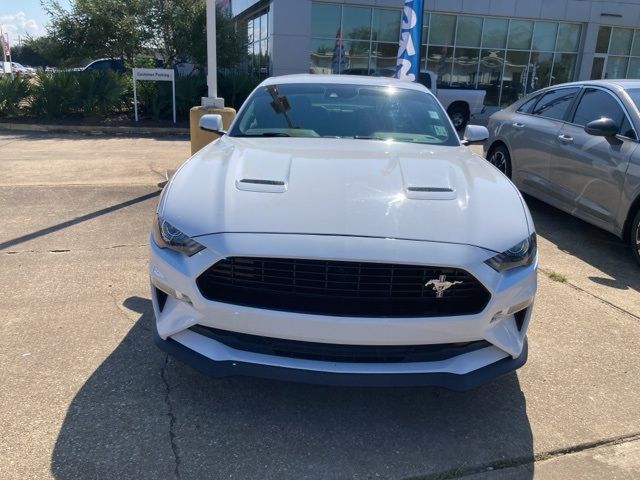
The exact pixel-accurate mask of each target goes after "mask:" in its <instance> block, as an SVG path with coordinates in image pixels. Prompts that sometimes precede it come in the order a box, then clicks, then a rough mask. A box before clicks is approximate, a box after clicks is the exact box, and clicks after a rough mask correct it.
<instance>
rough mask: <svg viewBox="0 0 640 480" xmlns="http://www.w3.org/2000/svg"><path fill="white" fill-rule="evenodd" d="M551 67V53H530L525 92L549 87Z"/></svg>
mask: <svg viewBox="0 0 640 480" xmlns="http://www.w3.org/2000/svg"><path fill="white" fill-rule="evenodd" d="M552 65H553V53H551V52H531V58H530V59H529V72H528V73H529V75H528V84H527V92H535V91H536V90H540V89H541V88H545V87H548V86H549V81H550V80H551V66H552Z"/></svg>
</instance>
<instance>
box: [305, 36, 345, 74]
mask: <svg viewBox="0 0 640 480" xmlns="http://www.w3.org/2000/svg"><path fill="white" fill-rule="evenodd" d="M341 50H342V52H341ZM344 62H346V59H345V58H344V49H339V48H336V41H335V40H328V39H317V38H313V39H311V65H310V68H309V71H310V72H311V73H340V72H339V66H340V64H341V63H344ZM334 67H335V71H334Z"/></svg>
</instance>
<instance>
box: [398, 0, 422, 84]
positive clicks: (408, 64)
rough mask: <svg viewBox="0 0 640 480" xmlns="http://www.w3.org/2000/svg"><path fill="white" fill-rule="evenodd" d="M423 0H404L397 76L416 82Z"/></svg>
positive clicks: (418, 65) (418, 68)
mask: <svg viewBox="0 0 640 480" xmlns="http://www.w3.org/2000/svg"><path fill="white" fill-rule="evenodd" d="M423 6H424V1H423V0H404V9H403V10H402V23H401V24H400V41H399V42H398V61H397V62H396V78H398V79H400V80H407V81H410V82H415V81H416V80H417V78H418V73H419V72H420V43H421V38H420V37H422V17H423Z"/></svg>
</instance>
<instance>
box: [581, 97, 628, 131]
mask: <svg viewBox="0 0 640 480" xmlns="http://www.w3.org/2000/svg"><path fill="white" fill-rule="evenodd" d="M625 117H626V116H625V114H624V110H623V109H622V107H621V106H620V104H619V103H618V101H617V100H616V99H615V98H613V96H612V95H611V94H610V93H609V92H605V91H604V90H599V89H597V88H587V89H585V91H584V94H583V95H582V98H581V99H580V103H579V104H578V107H577V108H576V112H575V114H574V115H573V123H575V124H576V125H580V126H581V127H583V126H585V125H586V124H587V123H589V122H592V121H593V120H598V119H599V118H610V119H611V120H613V121H614V122H616V124H618V125H619V126H620V131H622V129H623V125H622V123H623V121H624V120H626V118H625ZM630 127H631V126H630V125H627V130H629V129H630ZM625 136H627V135H625Z"/></svg>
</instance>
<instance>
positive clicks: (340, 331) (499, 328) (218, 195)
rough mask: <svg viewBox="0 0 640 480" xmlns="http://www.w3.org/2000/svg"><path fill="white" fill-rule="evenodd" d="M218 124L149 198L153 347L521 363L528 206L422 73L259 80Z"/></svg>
mask: <svg viewBox="0 0 640 480" xmlns="http://www.w3.org/2000/svg"><path fill="white" fill-rule="evenodd" d="M201 126H202V128H205V129H210V130H217V131H221V130H220V129H221V120H220V118H219V117H217V116H205V117H203V118H202V120H201ZM483 131H485V129H483V128H481V127H480V129H477V128H476V130H475V133H476V134H477V133H478V132H480V134H482V132H483ZM221 133H224V135H223V136H222V137H221V138H220V139H218V140H217V141H215V142H213V143H212V144H210V145H208V146H207V147H205V148H203V149H202V150H201V151H199V152H198V153H196V154H195V155H194V156H193V157H192V158H191V159H190V160H189V161H187V162H186V163H185V164H184V165H183V166H182V168H180V170H178V172H177V173H176V174H175V176H174V177H173V178H172V179H171V181H170V182H169V183H168V185H167V186H166V187H165V189H164V192H163V194H162V197H161V199H160V203H159V206H158V210H157V218H156V221H155V226H154V232H153V233H152V241H151V242H150V243H151V258H150V265H149V272H150V275H151V284H152V288H151V290H152V297H153V308H154V312H155V317H156V322H155V327H156V335H155V336H156V343H157V344H158V345H159V346H160V347H161V348H162V349H164V350H166V351H168V352H169V353H171V354H173V355H174V356H176V357H177V358H179V359H181V360H183V361H185V362H187V363H189V364H191V365H193V366H194V367H196V368H198V369H199V370H201V371H203V372H205V373H208V374H211V375H213V376H217V377H221V376H230V375H250V376H261V377H268V378H275V379H282V380H294V381H302V382H314V383H328V384H339V385H438V386H443V387H447V388H452V389H466V388H471V387H473V386H475V385H478V384H479V383H482V382H485V381H487V380H489V379H491V378H494V377H496V376H499V375H502V374H505V373H507V372H510V371H512V370H514V369H516V368H518V367H520V366H522V365H523V364H524V363H525V361H526V358H527V342H526V330H527V326H528V323H529V318H530V317H531V310H532V305H533V300H534V296H535V292H536V267H537V255H536V237H535V233H534V226H533V222H532V220H531V216H530V214H529V211H528V209H527V207H526V205H525V203H524V201H523V199H522V197H521V196H520V194H519V193H518V191H517V190H516V188H515V187H514V186H513V184H512V183H511V182H510V181H509V180H508V179H507V178H506V177H505V176H504V175H503V174H502V173H500V172H499V171H498V170H497V169H496V168H495V167H493V166H492V165H491V164H489V163H488V162H486V161H485V160H484V159H482V158H481V157H479V156H476V155H474V154H473V153H472V152H471V151H470V150H469V149H468V148H467V147H465V146H463V145H461V143H460V141H459V139H458V136H457V135H456V132H455V131H454V129H453V127H452V125H451V122H450V121H449V119H448V117H447V114H446V113H445V112H444V111H443V109H442V107H441V106H440V104H439V103H438V101H437V100H436V99H435V98H434V97H433V95H432V94H431V93H429V91H428V90H426V89H425V88H424V87H423V86H421V85H418V84H412V83H407V82H400V81H397V80H393V79H388V78H365V77H350V76H320V75H312V76H309V75H293V76H285V77H279V78H271V79H268V80H266V81H265V82H263V83H262V84H261V85H260V86H258V87H257V88H256V90H255V91H254V92H253V93H252V94H251V96H250V97H249V99H248V100H247V101H246V102H245V104H244V105H243V107H242V108H241V109H240V111H239V113H238V116H237V118H236V119H235V121H234V122H233V124H232V125H231V128H230V130H229V132H221ZM472 133H473V131H472V130H471V131H470V136H473V135H471V134H472Z"/></svg>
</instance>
